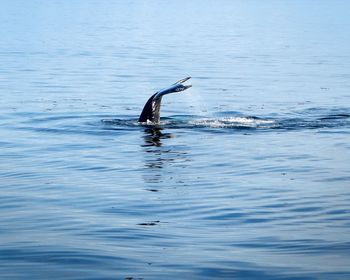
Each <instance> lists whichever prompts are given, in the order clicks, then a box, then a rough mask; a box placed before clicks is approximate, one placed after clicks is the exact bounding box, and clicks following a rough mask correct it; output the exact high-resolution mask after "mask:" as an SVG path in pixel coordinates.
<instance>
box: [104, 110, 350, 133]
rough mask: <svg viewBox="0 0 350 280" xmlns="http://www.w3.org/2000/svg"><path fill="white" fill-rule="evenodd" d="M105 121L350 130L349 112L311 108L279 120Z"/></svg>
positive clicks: (223, 116) (226, 116)
mask: <svg viewBox="0 0 350 280" xmlns="http://www.w3.org/2000/svg"><path fill="white" fill-rule="evenodd" d="M102 122H103V123H104V124H106V125H111V126H114V127H115V128H122V127H140V126H141V127H153V126H156V127H159V128H179V129H181V128H191V129H196V128H198V129H199V128H207V129H260V130H269V129H282V130H297V129H317V128H337V127H350V110H349V109H333V110H326V109H315V108H313V109H308V110H304V111H302V112H297V113H293V114H292V113H291V114H290V115H283V116H280V117H278V116H277V117H275V116H274V117H271V118H270V117H255V116H244V115H242V114H240V113H237V112H234V113H233V112H221V113H220V115H218V116H217V117H212V118H205V117H200V116H195V115H186V116H172V117H169V118H162V119H161V121H160V123H159V124H157V125H154V124H144V123H143V124H140V123H139V122H138V120H137V119H136V118H135V119H105V120H102Z"/></svg>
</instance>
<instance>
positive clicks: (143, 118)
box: [139, 77, 192, 124]
mask: <svg viewBox="0 0 350 280" xmlns="http://www.w3.org/2000/svg"><path fill="white" fill-rule="evenodd" d="M189 79H191V77H186V78H184V79H181V80H179V81H177V82H176V83H174V84H172V85H171V86H169V87H167V88H164V89H161V90H159V91H157V92H156V93H155V94H153V95H152V96H151V97H150V98H149V99H148V101H147V102H146V104H145V106H144V107H143V110H142V113H141V115H140V117H139V122H151V123H154V124H158V123H159V121H160V105H161V102H162V97H163V96H164V95H166V94H169V93H173V92H181V91H184V90H186V89H188V88H190V87H191V86H192V85H184V84H183V83H184V82H186V81H188V80H189Z"/></svg>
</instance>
